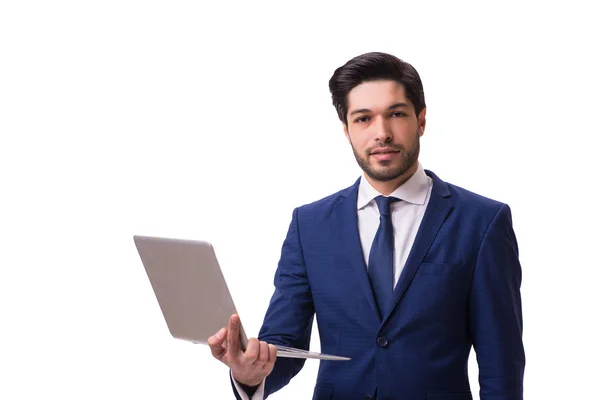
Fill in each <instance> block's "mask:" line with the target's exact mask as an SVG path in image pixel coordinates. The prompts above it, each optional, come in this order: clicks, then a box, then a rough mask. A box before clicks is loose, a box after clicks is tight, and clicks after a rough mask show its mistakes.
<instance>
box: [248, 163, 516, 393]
mask: <svg viewBox="0 0 600 400" xmlns="http://www.w3.org/2000/svg"><path fill="white" fill-rule="evenodd" d="M426 173H427V175H429V176H430V177H431V178H432V179H433V188H432V193H431V198H430V201H429V204H428V206H427V209H426V211H425V215H424V217H423V221H422V222H421V226H420V228H419V231H418V233H417V236H416V239H415V242H414V245H413V248H412V249H411V252H410V255H409V257H408V260H407V262H406V265H405V267H404V269H403V271H402V274H401V276H400V278H399V281H398V283H397V285H396V288H395V290H394V295H393V299H394V300H393V304H394V305H393V307H392V308H391V311H390V312H389V313H388V314H386V315H379V313H378V311H377V307H376V303H375V299H374V297H373V293H372V291H371V287H370V284H369V278H368V275H367V271H366V265H365V262H364V257H363V254H362V249H361V245H360V238H359V233H358V222H357V210H356V201H357V193H358V183H359V181H357V182H356V183H355V184H354V185H353V186H352V187H350V188H347V189H345V190H342V191H340V192H338V193H336V194H334V195H332V196H329V197H327V198H324V199H322V200H320V201H317V202H315V203H312V204H309V205H305V206H302V207H300V208H297V209H296V210H294V213H293V217H292V221H291V225H290V228H289V232H288V234H287V237H286V239H285V242H284V244H283V248H282V252H281V259H280V262H279V265H278V268H277V272H276V274H275V292H274V294H273V297H272V299H271V302H270V305H269V308H268V310H267V313H266V316H265V319H264V323H263V326H262V328H261V330H260V333H259V336H258V338H259V339H260V340H264V341H267V342H269V343H274V344H281V345H285V346H293V347H297V348H303V349H308V348H309V341H310V334H311V328H312V323H313V317H314V315H316V318H317V323H318V328H319V336H320V339H321V351H322V352H323V353H329V354H336V355H342V356H348V357H351V358H352V360H351V361H321V362H320V366H319V372H318V377H317V383H316V386H315V390H314V397H313V399H317V400H330V399H332V400H333V399H335V400H337V399H339V400H352V399H361V400H362V399H369V398H375V396H376V398H377V400H392V399H407V400H427V399H428V400H433V399H435V400H442V399H447V400H450V399H452V400H463V399H464V400H466V399H471V398H472V396H471V393H470V388H469V382H468V375H467V360H468V357H469V352H470V349H471V346H474V348H475V351H476V354H477V362H478V365H479V383H480V389H481V390H480V395H481V399H482V400H517V399H522V398H523V373H524V367H525V355H524V350H523V343H522V315H521V297H520V285H521V267H520V264H519V260H518V249H517V241H516V238H515V235H514V232H513V228H512V220H511V213H510V209H509V207H508V206H507V205H506V204H502V203H499V202H496V201H494V200H490V199H487V198H485V197H482V196H479V195H477V194H474V193H472V192H469V191H467V190H465V189H461V188H459V187H456V186H454V185H451V184H448V183H445V182H443V181H442V180H440V179H439V178H438V177H437V176H436V175H435V174H433V173H432V172H431V171H426ZM303 365H304V360H299V359H290V358H278V359H277V362H276V364H275V368H274V370H273V372H272V373H271V374H270V375H269V376H268V377H267V379H266V386H265V394H266V396H268V395H269V394H271V393H273V392H275V391H277V390H279V389H281V388H282V387H283V386H285V385H286V384H287V383H288V382H289V381H290V379H291V378H292V377H293V376H294V375H296V374H297V373H298V372H299V371H300V369H301V368H302V366H303ZM369 396H371V397H369ZM290 397H293V395H290Z"/></svg>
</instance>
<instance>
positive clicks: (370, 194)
mask: <svg viewBox="0 0 600 400" xmlns="http://www.w3.org/2000/svg"><path fill="white" fill-rule="evenodd" d="M432 187H433V181H432V179H431V178H430V177H428V176H427V174H425V170H424V169H423V166H422V165H421V163H419V166H418V168H417V171H416V172H415V173H414V174H413V175H412V176H411V177H410V178H409V179H408V180H407V181H406V182H405V183H404V184H403V185H402V186H400V187H399V188H398V189H396V190H394V192H393V193H391V194H390V196H393V197H396V198H398V199H400V200H401V201H397V202H395V203H392V204H391V207H390V213H391V216H392V224H393V226H394V287H395V286H396V283H398V278H399V277H400V273H401V272H402V269H403V268H404V264H405V263H406V259H407V258H408V254H409V253H410V249H411V248H412V246H413V243H414V241H415V237H416V236H417V231H418V230H419V226H420V225H421V220H422V219H423V215H424V214H425V209H426V208H427V204H428V203H429V198H430V197H431V188H432ZM380 195H382V194H381V193H379V192H378V191H377V190H376V189H375V188H374V187H373V186H371V184H370V183H369V181H367V179H365V177H364V176H363V177H361V179H360V182H359V185H358V199H357V202H356V210H357V215H358V232H359V235H360V244H361V247H362V251H363V255H364V257H365V264H366V265H369V253H370V252H371V245H372V244H373V240H374V239H375V234H376V233H377V229H378V228H379V208H377V203H375V197H377V196H380ZM233 382H234V385H235V387H236V389H237V391H238V393H239V394H240V397H241V398H242V400H263V399H264V391H265V381H264V380H263V382H262V383H261V385H260V386H259V387H258V389H257V390H256V392H255V393H254V395H253V396H252V399H249V398H248V396H247V395H246V393H245V392H244V390H243V389H242V388H241V387H240V386H239V384H238V383H237V382H236V381H235V380H233Z"/></svg>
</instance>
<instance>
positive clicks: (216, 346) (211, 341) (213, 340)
mask: <svg viewBox="0 0 600 400" xmlns="http://www.w3.org/2000/svg"><path fill="white" fill-rule="evenodd" d="M226 338H227V330H226V329H225V328H221V329H220V330H219V331H218V332H217V333H215V334H214V335H213V336H211V337H209V338H208V346H209V347H210V352H211V353H212V355H213V357H215V358H217V359H218V360H220V359H221V358H223V355H224V354H225V352H226V349H225V347H224V346H223V343H224V342H225V339H226Z"/></svg>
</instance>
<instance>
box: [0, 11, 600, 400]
mask: <svg viewBox="0 0 600 400" xmlns="http://www.w3.org/2000/svg"><path fill="white" fill-rule="evenodd" d="M216 3H217V2H206V4H201V2H198V1H188V2H183V1H168V2H167V1H163V2H159V1H126V0H120V1H102V2H100V1H96V2H92V1H70V2H69V1H53V2H42V1H38V2H33V1H4V2H2V3H1V5H0V135H1V138H0V178H1V181H0V182H1V187H0V191H1V193H0V268H1V275H0V324H1V328H0V398H2V399H39V398H60V399H82V398H84V399H106V398H112V399H131V398H143V399H165V398H177V399H221V398H223V399H225V398H231V394H230V387H229V379H228V374H227V369H226V368H225V367H224V366H222V365H221V364H219V363H218V362H217V361H215V360H213V359H212V358H211V356H210V353H209V351H208V348H207V347H204V346H194V345H191V344H188V343H186V342H181V341H177V340H175V339H173V338H172V337H171V336H170V334H169V332H168V330H167V327H166V324H165V322H164V319H163V317H162V314H161V312H160V309H159V307H158V303H157V302H156V299H155V297H154V294H153V292H152V289H151V286H150V284H149V282H148V279H147V277H146V275H145V272H144V270H143V267H142V265H141V262H140V260H139V257H138V255H137V252H136V250H135V247H134V244H133V240H132V235H134V234H147V235H159V236H171V237H181V238H192V239H208V240H211V241H213V242H214V244H215V247H216V250H217V253H218V256H219V258H220V261H221V264H222V267H223V268H224V270H225V274H226V277H227V279H228V280H229V283H230V285H231V290H232V292H233V296H234V300H235V301H236V303H237V306H238V309H239V312H240V315H241V317H242V320H243V323H244V325H245V326H246V329H247V331H248V333H249V334H250V335H256V334H257V333H258V330H259V328H260V324H261V322H262V318H263V316H264V312H265V310H266V307H267V304H268V301H269V298H270V296H271V292H272V279H273V273H274V270H275V267H276V264H277V261H278V258H279V253H280V249H281V244H282V241H283V239H284V237H285V234H286V231H287V228H288V225H289V222H290V218H291V215H292V211H293V208H294V207H296V206H299V205H301V204H304V203H307V202H311V201H313V200H316V199H319V198H321V197H323V196H325V195H328V194H330V193H332V192H334V191H337V190H339V189H342V188H344V187H346V186H349V185H350V184H352V183H353V182H354V181H355V179H356V178H357V177H358V176H359V173H360V171H359V169H358V167H357V166H356V164H355V161H354V158H353V156H352V153H351V150H350V147H349V145H348V144H347V143H346V141H345V138H344V136H343V132H342V129H341V124H340V123H339V121H338V120H337V117H336V114H335V111H334V109H333V107H332V106H331V101H330V97H329V92H328V87H327V83H328V80H329V78H330V76H331V74H332V73H333V71H334V69H335V68H336V67H338V66H340V65H342V64H343V63H344V62H346V61H347V60H348V59H350V58H351V57H353V56H356V55H358V54H361V53H364V52H368V51H386V52H391V53H393V54H395V55H397V56H399V57H401V58H403V59H405V60H407V61H409V62H411V63H412V64H413V65H414V66H415V67H416V68H417V70H418V71H419V72H420V74H421V77H422V79H423V82H424V87H425V94H426V101H427V105H428V113H427V116H428V124H427V129H426V132H425V136H424V137H423V139H422V154H421V162H422V163H423V165H424V166H425V168H427V169H431V170H433V171H434V172H436V173H437V174H438V175H439V176H440V177H441V178H442V179H444V180H446V181H448V182H451V183H454V184H457V185H459V186H463V187H465V188H468V189H470V190H473V191H475V192H478V193H481V194H483V195H486V196H489V197H493V198H495V199H498V200H501V201H504V202H507V203H508V204H509V205H510V206H511V208H512V210H513V218H514V228H515V231H516V233H517V238H518V240H519V245H520V249H521V262H522V266H523V285H522V296H523V312H524V320H525V321H524V341H525V347H526V353H527V368H526V380H525V388H526V398H528V399H551V398H559V399H567V398H569V399H582V398H600V395H598V390H597V388H598V386H597V380H598V375H599V374H598V373H599V372H600V368H599V366H598V360H599V359H600V349H599V345H598V338H600V330H599V328H598V322H599V317H598V315H599V314H600V312H599V311H598V308H599V307H598V306H599V305H600V296H599V294H598V277H599V274H598V269H599V267H600V261H599V259H600V258H599V257H598V255H597V252H596V249H597V243H598V234H597V226H598V223H599V222H600V221H599V220H598V206H597V205H596V203H597V199H598V198H597V197H596V196H595V193H597V180H598V177H597V176H598V172H600V168H599V166H598V161H597V151H596V148H595V147H594V144H595V143H597V136H598V134H599V133H600V130H599V124H598V105H599V104H598V103H599V102H598V97H597V96H598V92H599V90H600V80H599V78H598V71H599V70H600V62H599V61H598V58H597V54H598V49H597V45H598V38H599V37H600V29H599V28H598V21H597V14H595V13H594V12H593V7H592V6H590V5H586V4H588V3H584V2H577V1H568V2H567V1H565V2H539V3H535V2H519V3H518V4H517V3H514V4H511V3H509V2H506V1H504V2H500V3H498V4H497V5H495V6H492V5H483V3H484V2H473V3H464V2H438V3H432V2H425V1H422V2H410V4H409V2H400V1H396V2H390V3H381V2H377V1H373V2H367V1H362V2H356V3H352V2H347V1H344V2H337V3H334V2H324V1H323V2H318V5H317V3H315V4H309V3H302V5H301V3H298V2H295V3H293V4H292V3H290V2H279V3H276V2H273V3H272V4H267V3H264V2H263V3H261V2H256V1H254V2H242V1H239V2H237V3H236V2H223V3H220V4H219V5H217V4H216ZM415 3H418V5H415ZM284 4H285V5H284ZM589 4H593V2H591V1H590V2H589ZM594 8H595V7H594ZM313 338H314V340H313V342H312V349H314V350H319V342H318V336H316V333H315V334H314V336H313ZM471 360H473V359H471ZM470 365H471V370H470V376H471V381H472V386H473V390H474V392H476V391H477V390H478V386H477V379H476V377H477V369H476V363H474V362H471V363H470ZM317 366H318V363H317V362H316V361H312V360H309V361H307V363H306V366H305V368H304V369H303V370H302V371H301V373H300V374H299V375H298V376H297V377H296V378H295V379H294V380H293V381H292V383H291V384H290V385H288V386H287V387H286V388H284V389H283V390H282V391H281V392H279V393H277V394H275V395H273V396H272V397H271V398H272V399H308V398H310V397H311V394H312V390H313V384H314V382H315V378H316V372H317ZM594 396H597V397H594Z"/></svg>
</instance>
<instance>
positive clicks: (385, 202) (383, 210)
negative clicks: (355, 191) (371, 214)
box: [375, 196, 400, 216]
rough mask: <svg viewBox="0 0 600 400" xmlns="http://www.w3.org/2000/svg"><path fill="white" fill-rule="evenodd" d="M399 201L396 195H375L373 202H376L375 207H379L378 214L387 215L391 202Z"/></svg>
mask: <svg viewBox="0 0 600 400" xmlns="http://www.w3.org/2000/svg"><path fill="white" fill-rule="evenodd" d="M397 201H400V199H399V198H397V197H392V196H390V197H385V196H377V197H375V202H376V203H377V207H378V208H379V214H381V215H384V216H388V215H390V206H391V204H392V203H395V202H397Z"/></svg>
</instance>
